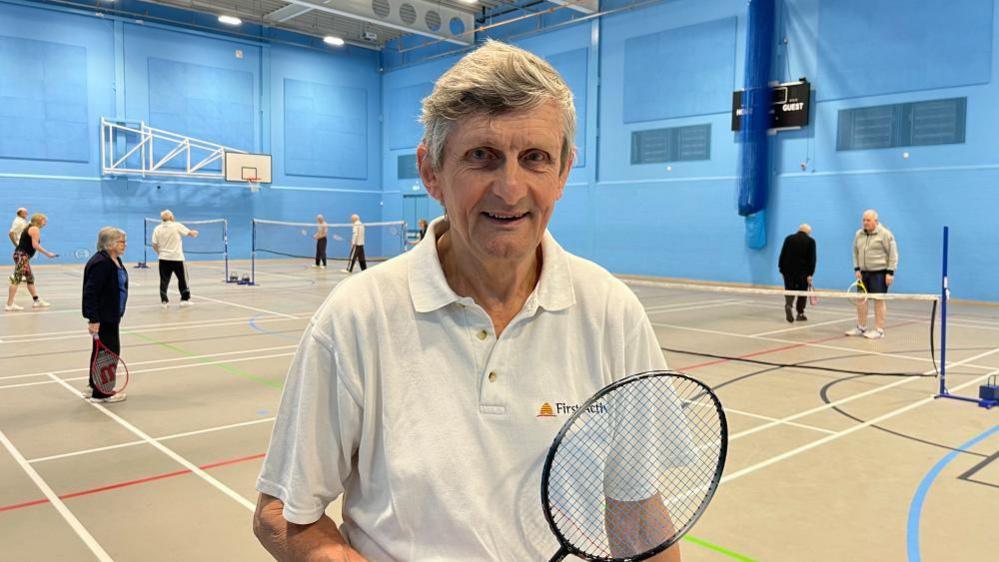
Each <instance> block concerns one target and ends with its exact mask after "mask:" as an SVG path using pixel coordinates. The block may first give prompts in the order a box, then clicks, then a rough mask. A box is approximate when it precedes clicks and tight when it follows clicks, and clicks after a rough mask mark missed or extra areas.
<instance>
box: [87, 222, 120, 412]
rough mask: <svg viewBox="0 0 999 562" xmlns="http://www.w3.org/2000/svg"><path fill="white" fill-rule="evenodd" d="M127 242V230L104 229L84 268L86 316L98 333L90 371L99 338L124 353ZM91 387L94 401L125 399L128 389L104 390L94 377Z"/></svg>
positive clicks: (115, 351) (92, 329) (111, 347)
mask: <svg viewBox="0 0 999 562" xmlns="http://www.w3.org/2000/svg"><path fill="white" fill-rule="evenodd" d="M126 245H127V241H126V238H125V232H124V231H123V230H121V229H118V228H115V227H113V226H106V227H104V228H102V229H101V231H100V233H98V235H97V253H96V254H94V257H92V258H90V261H88V262H87V265H86V267H85V268H84V269H83V317H84V318H86V319H87V330H88V331H89V332H90V335H91V336H94V346H93V349H92V350H91V353H90V362H89V363H88V367H87V370H88V371H89V370H90V367H89V366H90V365H92V364H93V362H94V356H95V355H96V354H97V339H98V338H99V339H100V340H101V342H102V343H103V344H104V345H105V346H107V348H108V349H110V350H111V351H113V352H114V353H115V354H116V355H117V354H119V353H121V339H120V338H119V333H118V327H119V325H120V324H121V317H122V316H124V315H125V302H126V301H127V300H128V270H127V269H126V268H125V264H124V263H123V262H122V261H121V256H122V254H124V253H125V247H126ZM91 376H93V373H91ZM90 388H91V396H90V401H91V402H121V401H122V400H125V393H124V392H118V393H112V394H106V393H104V392H101V390H100V388H98V386H97V384H96V383H95V381H94V380H93V379H91V380H90Z"/></svg>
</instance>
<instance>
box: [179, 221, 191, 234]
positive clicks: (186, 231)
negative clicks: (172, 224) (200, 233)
mask: <svg viewBox="0 0 999 562" xmlns="http://www.w3.org/2000/svg"><path fill="white" fill-rule="evenodd" d="M177 232H179V233H180V235H181V236H187V235H188V234H190V232H191V229H190V228H187V227H186V226H184V224H183V223H179V222H178V223H177Z"/></svg>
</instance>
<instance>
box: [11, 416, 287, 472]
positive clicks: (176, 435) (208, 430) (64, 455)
mask: <svg viewBox="0 0 999 562" xmlns="http://www.w3.org/2000/svg"><path fill="white" fill-rule="evenodd" d="M274 419H275V418H274V417H273V416H272V417H269V418H258V419H255V420H250V421H246V422H239V423H231V424H229V425H219V426H216V427H208V428H205V429H198V430H196V431H185V432H184V433H173V434H171V435H164V436H162V437H154V438H153V439H155V440H156V441H167V440H169V439H177V438H179V437H190V436H191V435H201V434H203V433H213V432H215V431H222V430H225V429H232V428H235V427H245V426H248V425H256V424H258V423H266V422H272V421H274ZM145 444H146V442H145V441H127V442H125V443H118V444H117V445H108V446H107V447H94V448H93V449H83V450H81V451H72V452H69V453H60V454H58V455H49V456H47V457H38V458H34V459H28V462H29V463H31V464H35V463H40V462H45V461H52V460H56V459H64V458H67V457H76V456H80V455H89V454H90V453H99V452H101V451H109V450H111V449H121V448H123V447H133V446H135V445H145Z"/></svg>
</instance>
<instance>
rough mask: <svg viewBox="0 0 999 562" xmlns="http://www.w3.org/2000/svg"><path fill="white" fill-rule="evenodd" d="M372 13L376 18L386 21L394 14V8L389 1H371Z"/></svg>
mask: <svg viewBox="0 0 999 562" xmlns="http://www.w3.org/2000/svg"><path fill="white" fill-rule="evenodd" d="M371 11H373V12H374V13H375V15H376V16H378V17H380V18H382V19H385V18H387V17H388V16H389V14H390V13H392V6H391V5H389V3H388V0H371Z"/></svg>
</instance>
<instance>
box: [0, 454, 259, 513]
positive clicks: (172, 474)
mask: <svg viewBox="0 0 999 562" xmlns="http://www.w3.org/2000/svg"><path fill="white" fill-rule="evenodd" d="M263 456H264V453H259V454H256V455H249V456H245V457H239V458H235V459H229V460H224V461H218V462H213V463H210V464H206V465H202V466H199V467H198V468H200V469H201V470H208V469H210V468H218V467H220V466H226V465H229V464H238V463H241V462H246V461H252V460H254V459H259V458H262V457H263ZM190 473H191V471H190V470H188V469H186V468H185V469H184V470H175V471H174V472H167V473H164V474H157V475H156V476H147V477H146V478H139V479H137V480H128V481H125V482H118V483H115V484H108V485H107V486H100V487H97V488H91V489H89V490H83V491H80V492H72V493H69V494H64V495H62V496H59V499H61V500H66V499H70V498H78V497H80V496H89V495H91V494H99V493H101V492H107V491H108V490H117V489H119V488H127V487H129V486H136V485H139V484H145V483H147V482H155V481H156V480H164V479H166V478H174V477H176V476H183V475H184V474H190ZM43 503H49V500H48V499H41V500H33V501H29V502H24V503H16V504H11V505H5V506H0V512H4V511H13V510H15V509H22V508H25V507H31V506H33V505H41V504H43Z"/></svg>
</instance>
